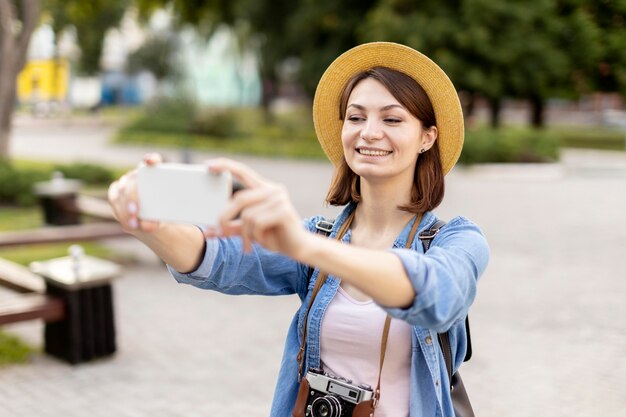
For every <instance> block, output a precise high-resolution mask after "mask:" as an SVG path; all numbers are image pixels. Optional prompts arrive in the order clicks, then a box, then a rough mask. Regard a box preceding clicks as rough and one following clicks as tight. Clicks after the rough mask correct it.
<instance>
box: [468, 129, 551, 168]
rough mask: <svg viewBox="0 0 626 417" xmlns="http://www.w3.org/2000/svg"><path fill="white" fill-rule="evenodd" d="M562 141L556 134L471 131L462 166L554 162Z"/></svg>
mask: <svg viewBox="0 0 626 417" xmlns="http://www.w3.org/2000/svg"><path fill="white" fill-rule="evenodd" d="M558 157H559V141H558V139H557V137H556V135H554V134H553V133H550V132H548V131H545V130H538V129H526V128H506V129H497V130H496V129H488V128H479V129H474V130H468V131H467V132H466V135H465V144H464V145H463V152H462V153H461V158H460V159H459V162H460V163H463V164H477V163H486V162H490V163H494V162H495V163H504V162H518V163H522V162H554V161H556V160H557V159H558Z"/></svg>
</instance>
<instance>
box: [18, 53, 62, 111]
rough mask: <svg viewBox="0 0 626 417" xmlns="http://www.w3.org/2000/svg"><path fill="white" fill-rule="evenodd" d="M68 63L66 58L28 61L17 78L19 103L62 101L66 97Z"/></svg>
mask: <svg viewBox="0 0 626 417" xmlns="http://www.w3.org/2000/svg"><path fill="white" fill-rule="evenodd" d="M69 79H70V64H69V62H68V60H67V59H63V58H61V59H56V60H55V59H45V60H33V61H29V62H28V63H27V64H26V66H25V67H24V69H23V70H22V72H20V75H19V77H18V79H17V97H18V100H19V101H20V102H21V103H37V102H41V101H64V100H65V99H66V98H67V94H68V86H69Z"/></svg>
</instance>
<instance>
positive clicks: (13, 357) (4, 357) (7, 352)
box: [0, 329, 35, 366]
mask: <svg viewBox="0 0 626 417" xmlns="http://www.w3.org/2000/svg"><path fill="white" fill-rule="evenodd" d="M34 352H35V349H33V348H32V347H30V346H29V345H27V344H26V343H24V342H23V341H21V340H20V339H19V338H17V337H15V336H13V335H11V334H9V333H7V332H4V331H2V330H1V329H0V366H2V365H9V364H14V363H26V362H28V360H29V359H30V356H31V355H32V354H33V353H34Z"/></svg>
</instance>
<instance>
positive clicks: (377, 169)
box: [341, 78, 437, 181]
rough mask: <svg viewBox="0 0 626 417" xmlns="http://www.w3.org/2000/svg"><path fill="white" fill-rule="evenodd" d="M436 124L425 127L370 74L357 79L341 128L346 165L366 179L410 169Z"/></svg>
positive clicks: (392, 176)
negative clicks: (369, 76)
mask: <svg viewBox="0 0 626 417" xmlns="http://www.w3.org/2000/svg"><path fill="white" fill-rule="evenodd" d="M436 137H437V130H436V128H434V127H433V128H431V129H428V130H424V129H423V128H422V122H421V121H420V120H419V119H417V118H416V117H415V116H413V115H412V114H411V113H410V112H409V111H408V110H407V109H406V108H405V107H404V106H402V104H400V102H399V101H398V100H397V99H396V98H395V97H394V96H393V95H392V94H391V93H390V92H389V91H388V90H387V89H386V88H385V86H384V85H383V84H381V83H380V82H378V81H376V80H374V79H373V78H366V79H364V80H362V81H360V82H359V83H358V84H357V85H356V86H355V87H354V89H353V90H352V93H351V94H350V97H349V98H348V104H347V107H346V118H345V120H344V123H343V129H342V131H341V141H342V144H343V151H344V155H345V158H346V162H347V163H348V166H349V167H350V168H351V169H352V171H354V173H356V174H357V175H359V176H360V177H362V178H364V179H366V180H368V181H377V180H381V179H385V180H391V179H395V178H397V177H405V176H406V177H407V180H408V181H413V173H414V171H415V164H416V163H417V157H418V155H419V151H420V150H421V149H422V148H424V149H429V148H430V147H431V146H432V145H433V144H434V141H435V139H436Z"/></svg>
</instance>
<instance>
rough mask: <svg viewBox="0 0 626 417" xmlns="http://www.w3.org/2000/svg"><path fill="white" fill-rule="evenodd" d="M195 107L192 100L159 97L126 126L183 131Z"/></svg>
mask: <svg viewBox="0 0 626 417" xmlns="http://www.w3.org/2000/svg"><path fill="white" fill-rule="evenodd" d="M196 109H197V106H196V104H195V103H194V102H193V101H192V100H189V99H184V98H169V97H161V98H159V99H157V100H154V101H153V102H151V103H150V104H148V105H147V106H146V110H145V113H144V114H143V115H142V116H141V117H139V118H138V119H137V120H135V121H134V122H132V123H131V124H130V125H129V126H128V127H127V128H128V129H131V130H142V131H151V132H172V133H180V132H185V131H187V130H188V129H189V126H190V125H191V123H192V121H193V119H194V115H195V113H196Z"/></svg>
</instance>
